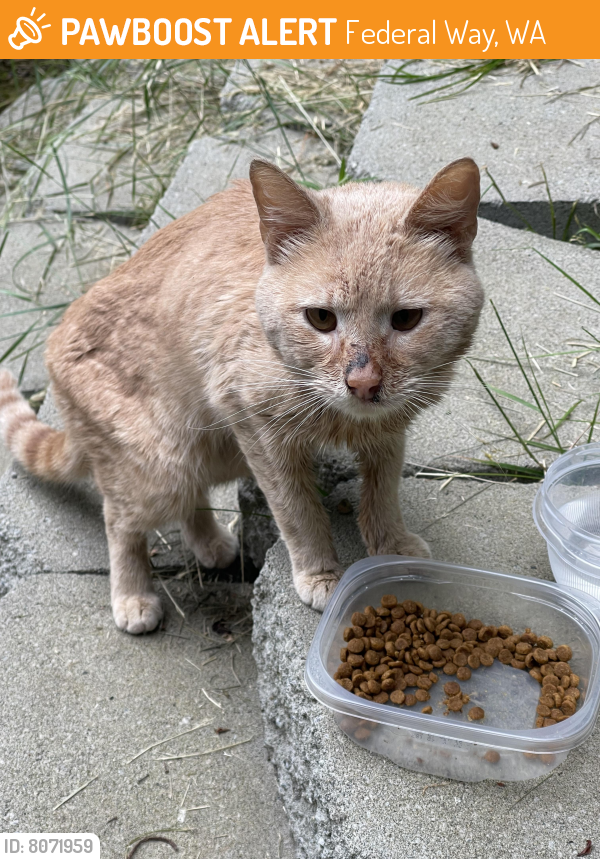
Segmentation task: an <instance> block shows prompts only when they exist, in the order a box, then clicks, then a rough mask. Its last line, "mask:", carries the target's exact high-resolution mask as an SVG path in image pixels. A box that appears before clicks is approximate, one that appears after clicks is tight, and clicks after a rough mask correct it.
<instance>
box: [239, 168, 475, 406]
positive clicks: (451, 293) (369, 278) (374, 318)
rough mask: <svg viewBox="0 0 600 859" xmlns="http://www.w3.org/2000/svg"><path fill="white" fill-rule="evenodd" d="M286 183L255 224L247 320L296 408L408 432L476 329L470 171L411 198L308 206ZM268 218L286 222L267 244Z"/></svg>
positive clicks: (346, 198)
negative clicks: (392, 423) (296, 400)
mask: <svg viewBox="0 0 600 859" xmlns="http://www.w3.org/2000/svg"><path fill="white" fill-rule="evenodd" d="M269 178H270V177H266V181H267V183H268V179H269ZM287 181H288V182H289V185H283V186H282V187H279V186H277V187H276V188H275V189H274V190H273V188H269V191H270V200H269V203H268V210H269V213H270V217H269V218H268V219H266V218H265V219H264V220H263V224H264V223H265V222H266V226H264V229H263V239H265V245H266V248H267V256H268V260H269V261H268V263H267V266H266V267H265V271H264V273H263V276H262V278H261V281H260V284H259V287H258V291H257V309H258V313H259V317H260V320H261V323H262V325H263V329H264V331H265V333H266V336H267V339H268V340H269V343H270V344H271V345H272V347H273V348H274V350H275V351H276V353H277V354H278V356H279V357H280V358H281V360H282V361H283V363H285V364H286V365H287V366H288V368H297V372H296V375H297V377H298V379H300V380H301V381H302V384H303V386H304V387H305V389H306V392H307V397H308V396H309V395H310V394H313V396H315V397H317V398H319V399H320V400H322V402H324V403H326V404H327V405H328V406H329V407H330V408H332V409H334V410H336V411H337V412H338V413H340V412H341V413H342V414H345V415H347V416H348V417H350V418H354V419H356V418H358V419H361V418H366V419H369V418H375V419H376V418H379V417H381V416H382V415H384V414H386V413H387V414H389V413H390V412H394V413H399V414H401V415H403V416H404V417H406V419H407V420H409V419H410V418H412V417H413V416H414V415H415V414H416V413H417V412H418V411H420V410H421V409H422V408H424V407H426V406H427V405H429V404H431V403H432V402H435V401H437V400H438V399H439V398H440V396H441V395H442V394H443V392H444V390H445V389H446V387H447V385H448V383H449V380H450V377H451V373H452V367H453V363H454V362H455V361H456V359H457V358H459V357H460V356H461V355H462V354H464V352H465V350H466V349H467V348H468V346H469V344H470V342H471V338H472V335H473V332H474V330H475V328H476V325H477V320H478V317H479V312H480V309H481V305H482V300H483V292H482V288H481V285H480V283H479V280H478V278H477V275H476V274H475V270H474V268H473V265H472V262H471V254H470V245H471V242H472V239H473V238H474V235H475V232H476V211H477V203H478V200H479V172H478V170H477V168H476V167H475V165H474V163H473V162H471V161H469V160H464V161H461V162H457V163H456V164H455V165H450V166H449V167H448V168H446V169H445V171H442V172H441V174H438V176H437V177H436V178H435V179H434V180H433V181H432V183H430V185H429V186H428V187H427V188H426V189H425V191H423V192H422V193H419V192H418V191H417V190H415V189H413V188H410V187H408V186H403V185H398V184H393V183H382V184H374V183H369V184H366V183H365V184H363V183H361V184H354V185H347V186H345V187H343V188H338V189H333V190H329V191H324V192H320V193H318V194H315V193H312V194H310V195H309V194H307V193H306V192H305V191H303V190H301V189H298V188H297V186H294V185H293V184H292V183H291V182H290V180H287ZM264 182H265V180H264V177H263V186H264ZM253 184H254V188H255V195H256V196H257V202H258V205H259V213H261V198H260V191H259V192H258V193H257V182H253ZM278 192H279V195H278ZM296 193H297V194H298V195H301V200H300V201H299V199H298V197H295V194H296ZM275 198H277V202H275ZM286 202H287V203H288V205H289V207H290V210H287V209H286V208H285V204H286ZM277 205H278V206H279V209H277V208H276V207H277ZM302 206H304V210H302ZM299 210H300V214H301V216H302V217H303V219H304V220H303V221H302V222H301V223H300V224H298V223H293V219H294V213H295V212H296V213H297V212H298V211H299ZM281 212H283V215H282V214H281ZM278 214H279V216H280V218H283V220H284V221H285V218H286V217H287V221H285V223H284V229H280V230H279V232H278V233H277V234H276V235H273V233H272V232H269V231H270V230H273V229H277V228H276V227H273V224H276V223H277V215H278ZM261 215H262V213H261ZM290 222H291V223H290ZM292 372H293V371H292Z"/></svg>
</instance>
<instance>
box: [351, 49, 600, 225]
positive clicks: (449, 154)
mask: <svg viewBox="0 0 600 859" xmlns="http://www.w3.org/2000/svg"><path fill="white" fill-rule="evenodd" d="M404 62H405V61H404V60H391V61H389V63H388V64H387V66H386V67H385V69H384V74H386V73H387V74H393V73H394V72H395V71H396V70H397V69H398V68H399V67H400V66H401V65H402V64H403V63H404ZM444 68H445V66H444V64H443V63H442V64H441V65H440V64H439V63H437V62H432V61H421V62H415V63H411V64H409V66H408V71H409V72H412V73H415V74H430V73H432V72H439V71H440V70H442V71H443V70H444ZM446 82H447V81H446V80H441V81H438V82H437V83H436V82H435V81H433V82H431V81H430V82H429V83H427V82H424V83H415V84H410V85H406V86H402V85H396V84H392V83H388V82H384V81H379V82H378V83H377V85H376V86H375V90H374V93H373V98H372V100H371V104H370V106H369V108H368V110H367V112H366V114H365V117H364V119H363V122H362V125H361V127H360V131H359V133H358V135H357V137H356V141H355V144H354V148H353V150H352V154H351V156H350V159H349V167H350V169H351V170H352V172H353V173H354V174H355V175H359V176H371V177H374V178H378V179H398V180H401V181H404V182H409V183H411V184H415V185H418V186H422V185H424V184H425V183H426V182H428V181H429V179H430V178H431V177H432V175H433V174H434V173H435V172H436V171H437V170H439V169H440V168H441V167H443V166H444V165H445V164H447V163H448V162H450V161H452V160H454V159H455V158H461V157H463V156H465V155H469V156H471V157H473V158H474V159H475V161H476V162H477V163H478V164H479V166H480V167H481V168H484V167H487V168H488V170H489V172H490V173H491V175H492V176H493V178H494V180H495V181H496V183H497V185H498V186H499V188H500V189H501V191H502V193H503V194H504V196H505V198H506V199H507V200H508V201H509V202H510V203H512V204H514V205H515V206H516V207H517V208H518V209H519V211H520V212H521V214H522V215H524V216H525V218H526V219H527V220H528V221H529V222H530V224H531V225H532V226H533V228H534V229H535V230H536V231H537V232H540V233H543V234H544V235H550V236H552V224H551V216H550V209H549V205H548V194H547V191H546V188H545V184H544V177H543V173H542V170H541V166H540V165H543V168H544V170H545V172H546V177H547V180H548V185H549V188H550V194H551V197H552V200H553V201H554V206H555V214H556V222H557V223H556V235H557V236H559V237H560V236H561V235H562V232H563V229H564V228H565V226H566V222H567V220H568V217H569V214H570V211H571V207H572V205H573V203H574V202H575V201H577V210H576V213H577V217H578V219H579V220H580V222H581V223H582V224H586V223H587V224H589V225H590V226H593V227H595V228H596V229H598V228H599V227H600V210H599V209H598V201H599V200H600V169H599V168H600V124H599V123H598V122H597V121H595V120H594V117H593V116H590V111H592V112H593V109H592V108H591V107H590V105H593V104H594V103H595V101H594V98H595V99H597V97H598V95H599V94H600V60H597V59H595V60H594V59H589V60H574V61H562V60H561V61H556V62H551V63H547V64H542V65H541V66H540V74H539V75H534V74H530V75H529V76H528V77H525V78H524V77H523V76H522V74H520V73H518V72H517V71H516V70H515V69H514V68H508V69H506V70H504V71H500V72H498V73H496V74H494V75H490V76H486V77H484V78H483V79H482V80H481V81H480V82H479V83H478V84H477V85H475V86H473V87H471V88H470V89H469V90H468V91H467V92H465V93H463V94H461V95H459V96H457V97H456V98H450V99H447V100H442V101H439V100H437V101H436V100H434V99H435V98H436V96H435V95H431V96H425V97H424V98H415V96H419V95H422V94H423V93H425V92H427V91H428V90H431V89H433V88H434V87H435V86H436V85H437V84H444V83H446ZM442 95H443V93H442ZM492 144H496V145H497V148H495V147H494V146H493V145H492ZM489 186H490V180H489V178H488V177H487V176H486V175H485V172H484V171H483V169H482V182H481V190H482V193H483V192H484V191H485V192H486V193H485V196H484V198H483V202H482V206H481V210H480V213H481V215H482V216H483V217H486V218H490V219H492V220H495V221H500V222H502V223H505V224H508V225H510V226H514V227H523V223H522V222H521V221H520V220H519V218H517V217H516V216H515V214H514V212H513V211H511V209H510V208H507V207H506V206H504V205H503V204H502V200H501V198H500V196H499V194H498V193H497V191H495V190H494V189H493V188H492V189H489ZM488 189H489V190H488ZM572 226H573V227H574V226H575V221H574V222H573V224H572ZM571 231H572V230H571Z"/></svg>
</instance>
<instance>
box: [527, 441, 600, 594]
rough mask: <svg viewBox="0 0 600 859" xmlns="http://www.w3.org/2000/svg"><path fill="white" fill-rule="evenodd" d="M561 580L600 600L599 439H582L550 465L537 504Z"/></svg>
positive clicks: (537, 519)
mask: <svg viewBox="0 0 600 859" xmlns="http://www.w3.org/2000/svg"><path fill="white" fill-rule="evenodd" d="M533 518H534V521H535V524H536V525H537V527H538V529H539V531H540V532H541V534H542V536H543V537H544V539H545V540H546V542H547V544H548V557H549V559H550V566H551V567H552V572H553V573H554V578H555V579H556V581H557V582H559V583H563V584H565V585H568V586H570V587H573V588H578V589H579V590H582V591H585V592H586V593H588V594H591V595H592V596H593V597H595V598H596V599H598V600H600V444H597V443H592V444H584V445H581V447H576V448H573V450H570V451H569V452H568V453H565V454H563V455H562V456H560V457H559V458H558V459H557V460H556V461H555V462H554V463H553V464H552V465H551V466H550V468H549V469H548V472H547V474H546V477H545V478H544V482H543V483H542V485H541V486H540V488H539V490H538V492H537V495H536V496H535V501H534V503H533Z"/></svg>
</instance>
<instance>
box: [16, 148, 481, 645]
mask: <svg viewBox="0 0 600 859" xmlns="http://www.w3.org/2000/svg"><path fill="white" fill-rule="evenodd" d="M250 178H251V183H250V182H239V183H236V184H235V185H234V186H233V187H232V188H230V189H229V190H227V191H223V192H222V193H220V194H216V195H215V196H214V197H212V198H211V199H210V200H208V201H207V202H206V203H205V204H204V205H203V206H201V207H200V208H198V209H196V210H195V211H194V212H191V213H190V214H189V215H186V216H185V217H183V218H180V219H179V220H177V221H175V222H174V223H172V224H171V225H169V226H168V227H165V228H164V229H162V230H160V232H158V233H157V234H156V235H155V236H153V237H152V238H151V239H150V240H149V241H148V242H147V244H145V245H144V246H143V247H142V248H141V250H140V251H138V253H136V254H135V256H133V257H132V259H131V260H129V261H128V262H126V263H124V264H123V265H121V266H120V267H119V268H118V269H117V270H116V271H115V272H113V273H112V274H111V275H109V276H108V277H106V278H104V279H103V280H101V281H100V282H99V283H97V284H96V285H95V286H94V287H93V288H92V289H90V290H89V292H88V293H87V294H86V295H84V296H83V297H82V298H80V299H78V300H77V301H75V302H74V303H73V304H72V305H71V307H70V308H69V309H68V310H67V312H66V313H65V316H64V318H63V320H62V321H61V323H60V325H59V326H58V328H57V329H56V330H55V331H54V333H53V334H52V336H51V337H50V340H49V343H48V349H47V366H48V371H49V373H50V378H51V380H52V384H53V389H54V395H55V397H56V401H57V403H58V406H59V407H60V410H61V413H62V416H63V419H64V426H65V430H64V432H58V431H56V430H53V429H51V428H50V427H47V426H45V425H43V424H42V423H40V422H39V421H38V420H37V418H36V416H35V414H34V412H33V411H32V410H31V409H30V408H29V406H28V405H27V403H26V402H25V401H24V400H23V399H22V398H21V397H20V395H19V393H18V391H17V388H16V384H15V382H14V379H13V378H12V376H11V375H10V374H9V373H8V372H7V371H6V370H0V424H1V425H2V426H3V432H4V438H5V440H6V443H7V445H8V447H9V448H10V450H11V451H12V453H13V454H14V455H15V457H16V458H17V459H18V460H19V461H20V462H21V463H22V464H23V465H24V466H25V467H26V468H27V469H28V470H29V471H31V472H32V473H33V474H35V475H37V476H38V477H41V478H45V479H49V480H57V481H67V482H68V481H72V480H73V479H75V478H77V477H82V476H84V475H86V474H90V473H91V474H92V475H93V477H94V479H95V481H96V483H97V485H98V487H99V489H100V491H101V492H102V494H103V496H104V516H105V522H106V533H107V537H108V544H109V551H110V567H111V592H112V606H113V613H114V618H115V621H116V623H117V626H118V627H119V628H120V629H124V630H127V632H130V633H141V632H145V631H149V630H152V629H154V628H155V627H156V625H157V624H158V623H159V621H160V618H161V615H162V610H161V604H160V600H159V598H158V596H157V595H156V594H155V592H154V590H153V587H152V582H151V579H150V574H149V563H148V555H147V548H146V538H145V533H146V531H147V530H149V529H151V528H155V527H159V526H161V525H163V524H164V523H166V522H172V521H179V522H180V523H181V527H182V532H183V536H184V539H185V540H186V542H187V544H188V545H189V546H190V548H191V549H192V550H193V551H194V552H195V554H196V556H197V557H198V559H199V561H200V563H201V564H203V565H205V566H207V567H223V566H227V565H228V564H230V563H231V562H232V560H233V559H234V557H235V555H236V552H237V546H236V541H235V540H234V538H233V537H232V535H231V534H230V533H229V531H228V530H227V529H225V528H224V527H223V526H222V525H220V524H219V523H218V522H217V521H216V519H215V518H214V516H213V514H212V513H211V512H209V511H207V510H203V509H201V508H206V507H208V506H209V501H208V490H209V488H210V487H211V486H214V485H216V484H218V483H220V482H223V481H229V480H233V479H235V478H238V477H241V476H244V475H249V474H250V473H253V474H254V476H255V477H256V479H257V481H258V483H259V485H260V486H261V488H262V489H263V491H264V493H265V495H266V497H267V499H268V502H269V504H270V507H271V510H272V511H273V514H274V515H275V519H276V521H277V524H278V526H279V528H280V530H281V533H282V535H283V537H284V538H285V541H286V544H287V547H288V550H289V552H290V556H291V559H292V564H293V574H294V583H295V585H296V589H297V591H298V593H299V595H300V598H301V599H302V600H303V601H304V602H306V603H308V604H309V605H312V606H313V607H314V608H316V609H321V610H322V609H323V608H324V606H325V604H326V603H327V600H328V598H329V596H330V595H331V593H332V591H333V589H334V588H335V585H336V583H337V580H338V578H339V576H340V572H341V570H340V565H339V563H338V559H337V557H336V553H335V549H334V546H333V542H332V538H331V533H330V528H329V522H328V519H327V516H326V513H325V511H324V509H323V507H322V505H321V503H320V500H319V496H318V493H317V490H316V488H315V482H314V474H313V454H314V452H315V450H316V449H318V448H320V447H322V446H325V445H330V444H334V445H348V447H349V448H350V449H351V450H353V451H355V452H356V454H357V455H358V459H359V462H360V467H361V472H362V478H363V484H362V486H363V488H362V502H361V508H360V515H359V524H360V528H361V531H362V534H363V537H364V540H365V543H366V546H367V549H368V551H369V553H370V554H381V553H385V554H396V553H397V554H404V555H426V554H428V548H427V544H426V543H425V542H424V541H423V540H422V539H421V538H420V537H418V536H416V535H415V534H411V533H409V532H408V531H407V530H406V528H405V526H404V524H403V521H402V516H401V512H400V507H399V502H398V484H399V480H400V476H401V470H402V460H403V447H404V432H405V428H406V426H407V424H408V423H409V421H410V420H411V418H412V417H413V416H414V415H415V414H416V413H418V412H419V411H420V410H421V409H422V408H424V407H425V406H427V405H428V404H429V403H431V402H434V401H437V400H438V399H439V397H440V396H441V395H442V393H443V392H444V391H445V390H446V388H447V386H448V383H449V381H450V378H451V374H452V368H453V362H455V361H456V359H457V358H458V357H459V356H460V355H462V354H463V353H464V352H465V350H466V349H467V347H468V346H469V344H470V342H471V337H472V334H473V332H474V330H475V327H476V324H477V320H478V316H479V312H480V309H481V304H482V289H481V285H480V283H479V280H478V278H477V275H476V274H475V270H474V268H473V264H472V261H471V250H470V248H471V243H472V241H473V238H474V237H475V234H476V231H477V205H478V202H479V171H478V169H477V167H476V165H475V164H474V162H473V161H471V160H470V159H462V160H460V161H457V162H454V163H453V164H451V165H449V166H448V167H446V168H444V170H442V171H440V173H438V174H437V176H436V177H435V178H434V179H433V180H432V182H431V183H430V184H429V185H428V186H427V188H426V189H425V190H424V191H422V192H419V191H418V190H416V189H415V188H412V187H409V186H406V185H400V184H396V183H391V182H386V183H382V184H376V183H357V184H347V185H345V186H343V187H340V188H335V189H331V190H325V191H319V192H313V191H306V190H303V189H301V188H299V187H298V186H297V185H295V184H294V183H293V182H292V180H291V179H289V178H288V177H287V176H286V175H285V174H284V173H282V172H281V171H279V170H278V169H277V168H276V167H274V166H272V165H269V164H267V163H265V162H260V161H255V162H253V164H252V167H251V175H250ZM253 192H254V198H253ZM261 236H262V240H263V241H261ZM306 308H325V309H328V310H330V311H332V312H334V313H335V314H336V316H337V327H336V329H335V330H334V331H332V332H329V333H327V332H325V333H324V332H321V331H318V330H315V328H314V327H313V326H312V325H311V324H310V323H309V321H308V320H307V317H306V313H305V311H306ZM405 308H413V309H414V308H420V309H422V310H423V316H422V319H421V321H420V322H419V323H418V324H417V325H416V327H415V328H413V329H412V330H409V331H397V330H394V329H393V328H392V325H391V317H392V314H394V313H395V312H396V311H399V310H402V309H405Z"/></svg>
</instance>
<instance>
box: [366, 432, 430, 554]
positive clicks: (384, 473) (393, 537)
mask: <svg viewBox="0 0 600 859" xmlns="http://www.w3.org/2000/svg"><path fill="white" fill-rule="evenodd" d="M358 453H359V460H360V469H361V473H362V479H363V482H362V492H361V499H360V513H359V517H358V524H359V526H360V530H361V533H362V536H363V539H364V541H365V543H366V545H367V549H368V550H369V554H370V555H411V556H414V557H417V558H429V557H431V551H430V549H429V546H428V545H427V543H426V542H425V540H423V539H422V537H419V535H418V534H413V533H411V532H410V531H407V530H406V526H405V524H404V520H403V519H402V512H401V510H400V501H399V498H398V489H399V485H400V478H401V476H402V464H403V462H404V436H403V435H389V436H387V437H386V438H384V439H377V442H376V443H374V444H373V445H369V446H365V447H364V448H362V449H360V450H359V451H358Z"/></svg>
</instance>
